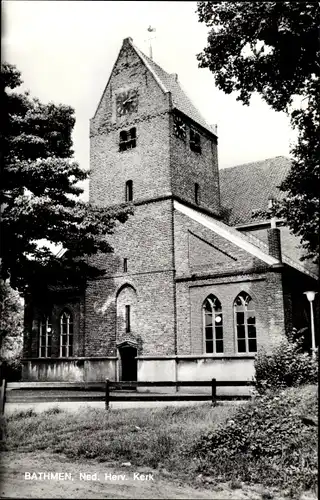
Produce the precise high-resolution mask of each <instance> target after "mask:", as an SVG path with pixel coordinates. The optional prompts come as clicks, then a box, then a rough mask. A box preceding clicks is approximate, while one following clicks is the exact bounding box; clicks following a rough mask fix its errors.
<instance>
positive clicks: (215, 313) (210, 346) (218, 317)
mask: <svg viewBox="0 0 320 500" xmlns="http://www.w3.org/2000/svg"><path fill="white" fill-rule="evenodd" d="M203 327H204V340H205V352H206V353H219V352H223V317H222V308H221V303H220V301H219V300H218V299H217V297H215V296H214V295H209V297H207V298H206V300H205V301H204V303H203Z"/></svg>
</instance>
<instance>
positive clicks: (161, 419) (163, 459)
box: [6, 404, 236, 472]
mask: <svg viewBox="0 0 320 500" xmlns="http://www.w3.org/2000/svg"><path fill="white" fill-rule="evenodd" d="M235 411H236V407H235V406H231V405H230V406H222V405H221V406H216V407H214V408H212V407H211V406H210V404H201V405H199V406H195V405H194V406H187V407H174V406H170V407H165V408H154V409H151V408H131V409H125V410H120V409H117V410H116V409H113V410H109V411H105V410H102V409H91V408H85V407H84V409H83V410H82V411H81V412H78V413H75V414H70V413H69V412H62V411H59V409H55V408H53V409H51V410H48V411H47V412H43V413H41V414H40V413H34V412H33V411H29V412H28V411H27V412H21V413H14V414H12V415H11V416H9V417H8V418H7V429H6V449H7V450H8V451H14V450H17V451H19V452H33V451H35V450H46V451H50V452H53V453H64V454H65V455H66V456H67V457H70V458H73V459H74V458H80V457H85V458H96V459H98V460H99V461H100V462H106V461H107V462H110V461H118V462H119V461H122V462H128V461H129V462H132V463H133V464H135V465H137V466H148V467H152V468H157V467H164V468H168V469H174V470H181V472H184V471H186V470H185V469H186V465H187V464H186V460H185V459H184V457H185V455H187V454H188V451H189V449H190V447H191V446H192V443H193V442H194V441H195V440H196V439H197V437H198V436H200V435H201V434H202V433H203V432H205V431H207V430H209V429H212V428H214V427H216V426H217V425H218V424H219V423H223V422H224V421H226V420H227V419H228V418H230V417H231V416H232V415H233V414H234V412H235ZM189 466H190V464H189V463H188V471H186V472H189Z"/></svg>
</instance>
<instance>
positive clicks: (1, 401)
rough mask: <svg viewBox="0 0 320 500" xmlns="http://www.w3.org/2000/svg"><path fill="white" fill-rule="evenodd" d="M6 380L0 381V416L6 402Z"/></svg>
mask: <svg viewBox="0 0 320 500" xmlns="http://www.w3.org/2000/svg"><path fill="white" fill-rule="evenodd" d="M6 385H7V384H6V380H5V379H4V378H3V379H2V380H1V387H0V415H3V414H4V405H5V402H6Z"/></svg>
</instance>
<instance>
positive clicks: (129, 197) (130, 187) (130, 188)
mask: <svg viewBox="0 0 320 500" xmlns="http://www.w3.org/2000/svg"><path fill="white" fill-rule="evenodd" d="M132 200H133V182H132V181H127V182H126V201H132Z"/></svg>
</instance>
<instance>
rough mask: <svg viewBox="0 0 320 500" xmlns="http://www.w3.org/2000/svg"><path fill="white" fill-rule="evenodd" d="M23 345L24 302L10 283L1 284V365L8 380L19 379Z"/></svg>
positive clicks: (3, 374)
mask: <svg viewBox="0 0 320 500" xmlns="http://www.w3.org/2000/svg"><path fill="white" fill-rule="evenodd" d="M22 343H23V301H22V300H21V298H20V297H19V293H18V292H17V291H15V290H13V289H12V288H11V287H10V286H9V284H8V283H4V282H0V359H1V361H0V365H1V372H2V376H4V377H5V378H6V379H7V380H8V377H9V379H11V378H12V377H14V376H15V374H16V376H17V377H18V378H19V369H20V368H21V366H20V359H21V354H22Z"/></svg>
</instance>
